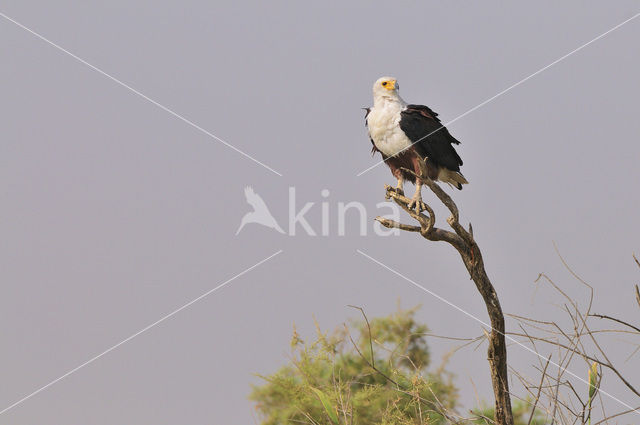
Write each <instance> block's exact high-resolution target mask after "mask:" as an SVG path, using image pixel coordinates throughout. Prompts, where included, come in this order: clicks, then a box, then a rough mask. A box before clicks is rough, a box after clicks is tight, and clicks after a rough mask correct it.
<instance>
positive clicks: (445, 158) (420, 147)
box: [400, 105, 462, 171]
mask: <svg viewBox="0 0 640 425" xmlns="http://www.w3.org/2000/svg"><path fill="white" fill-rule="evenodd" d="M400 128H401V129H402V131H404V134H406V135H407V137H408V138H409V140H411V141H412V142H413V143H415V145H414V148H415V150H416V151H417V152H418V154H419V155H420V156H422V157H423V158H424V157H428V158H429V159H430V160H431V161H433V162H434V163H436V164H437V165H440V166H444V167H446V168H448V169H449V170H452V171H460V166H461V165H462V159H461V158H460V156H459V155H458V153H457V152H456V150H455V149H454V148H453V145H454V144H455V145H458V144H460V142H459V141H458V140H456V138H455V137H453V136H452V135H451V134H450V133H449V130H447V129H446V127H443V126H442V123H441V122H440V119H438V114H437V113H435V112H433V111H432V110H431V108H429V107H428V106H424V105H407V108H406V109H405V110H403V111H402V112H401V113H400Z"/></svg>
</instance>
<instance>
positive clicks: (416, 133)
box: [365, 77, 469, 211]
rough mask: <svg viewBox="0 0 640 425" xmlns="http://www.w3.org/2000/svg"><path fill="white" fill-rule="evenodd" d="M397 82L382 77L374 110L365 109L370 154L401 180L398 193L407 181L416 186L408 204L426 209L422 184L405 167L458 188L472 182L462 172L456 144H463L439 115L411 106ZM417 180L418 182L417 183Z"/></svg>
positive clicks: (379, 80) (427, 109) (376, 83)
mask: <svg viewBox="0 0 640 425" xmlns="http://www.w3.org/2000/svg"><path fill="white" fill-rule="evenodd" d="M399 88H400V87H399V86H398V81H397V80H396V79H395V78H392V77H382V78H380V79H378V81H376V82H375V84H374V85H373V107H372V108H366V110H367V114H366V115H365V121H366V126H367V129H368V130H369V138H370V139H371V143H372V144H373V148H372V149H371V152H372V153H373V154H375V153H376V152H380V154H382V159H383V160H384V162H386V164H387V165H388V166H389V168H391V173H392V174H393V175H394V177H395V178H397V179H398V185H397V186H396V192H398V193H400V194H404V190H403V186H404V182H405V181H410V182H412V183H414V184H415V185H416V192H415V194H414V195H413V198H412V199H411V203H410V204H409V207H410V208H413V207H415V208H416V209H417V210H418V211H420V210H421V209H423V203H422V195H421V188H422V182H421V180H420V179H416V178H415V176H414V175H413V174H411V173H409V172H407V171H405V170H403V168H406V169H409V170H412V171H413V172H415V173H416V174H417V175H422V176H424V173H426V176H428V177H429V178H430V179H432V180H439V181H442V182H445V183H449V184H451V185H453V186H455V187H457V188H458V189H462V185H463V184H467V183H469V182H468V181H467V179H465V178H464V176H463V175H462V173H460V166H461V165H462V159H460V156H459V155H458V153H457V152H456V150H455V149H454V147H453V145H454V144H456V145H458V144H460V142H459V141H458V140H456V139H455V138H454V137H453V136H452V135H451V134H450V133H449V131H448V130H447V129H446V127H444V126H443V125H442V123H441V122H440V119H439V118H438V114H437V113H435V112H433V111H432V110H431V108H429V107H428V106H424V105H409V104H407V103H406V102H405V101H404V100H402V98H401V97H400V95H399V94H398V89H399ZM416 180H417V181H416Z"/></svg>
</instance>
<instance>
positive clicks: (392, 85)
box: [384, 80, 396, 90]
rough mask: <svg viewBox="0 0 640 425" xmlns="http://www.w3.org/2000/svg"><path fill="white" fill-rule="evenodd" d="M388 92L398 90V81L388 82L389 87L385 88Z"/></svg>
mask: <svg viewBox="0 0 640 425" xmlns="http://www.w3.org/2000/svg"><path fill="white" fill-rule="evenodd" d="M384 88H385V89H387V90H395V88H396V80H391V81H387V85H386V86H384Z"/></svg>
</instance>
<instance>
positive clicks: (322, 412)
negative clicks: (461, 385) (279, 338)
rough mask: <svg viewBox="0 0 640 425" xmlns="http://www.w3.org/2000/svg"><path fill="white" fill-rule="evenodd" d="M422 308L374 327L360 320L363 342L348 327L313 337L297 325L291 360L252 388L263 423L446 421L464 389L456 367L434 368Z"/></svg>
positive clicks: (355, 424) (380, 320)
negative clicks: (455, 380)
mask: <svg viewBox="0 0 640 425" xmlns="http://www.w3.org/2000/svg"><path fill="white" fill-rule="evenodd" d="M415 311H416V309H411V310H399V311H397V312H396V313H394V314H392V315H390V316H388V317H382V318H376V319H373V320H372V321H371V323H370V328H371V334H369V326H368V325H367V323H366V322H365V321H358V322H354V323H353V324H352V329H353V330H354V331H353V332H354V333H355V335H354V339H353V341H354V342H355V344H356V346H357V348H356V347H354V345H353V344H352V341H351V339H350V335H349V333H348V331H347V330H346V327H345V329H338V330H335V331H334V332H331V333H325V332H322V331H321V330H320V329H318V330H317V337H316V339H315V340H314V341H313V342H311V343H305V342H304V341H303V340H302V339H301V338H300V336H299V335H298V333H297V332H296V331H295V328H294V333H293V337H292V339H291V349H292V353H291V361H290V362H289V363H288V364H287V365H285V366H284V367H282V368H281V369H280V370H279V371H278V372H276V373H274V374H272V375H267V376H261V377H262V378H263V379H264V381H265V383H264V384H263V385H260V386H256V387H254V388H253V391H252V393H251V395H250V398H251V399H252V400H253V401H255V403H256V410H257V411H258V413H259V415H260V418H261V424H262V425H283V424H292V423H307V424H319V425H320V424H323V425H324V424H326V425H336V424H344V425H347V424H349V425H351V424H353V425H358V424H383V425H386V424H399V425H400V424H402V425H404V424H407V425H408V424H425V425H426V424H443V423H446V421H445V419H444V417H443V415H442V412H445V411H450V410H452V409H454V408H455V405H456V399H457V394H456V389H455V387H454V386H453V384H452V383H451V375H450V374H448V373H446V372H444V371H442V370H438V371H434V372H429V371H428V370H427V367H428V365H429V350H428V347H427V343H426V339H425V336H424V333H425V332H427V327H426V326H424V325H421V324H418V323H417V322H416V321H415V319H414V313H415ZM370 335H371V338H370ZM370 344H372V345H373V353H372V352H371V345H370ZM372 354H373V356H372ZM372 365H374V366H375V368H376V369H377V370H378V371H376V370H374V369H373V367H372ZM396 384H397V385H396Z"/></svg>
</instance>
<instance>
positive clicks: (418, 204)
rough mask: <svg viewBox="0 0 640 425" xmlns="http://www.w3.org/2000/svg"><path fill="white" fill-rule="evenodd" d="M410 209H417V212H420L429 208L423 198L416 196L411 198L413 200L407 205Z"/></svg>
mask: <svg viewBox="0 0 640 425" xmlns="http://www.w3.org/2000/svg"><path fill="white" fill-rule="evenodd" d="M407 207H408V208H409V209H410V210H413V209H415V210H416V214H420V213H421V212H422V211H425V210H426V209H427V204H425V203H424V202H422V198H421V197H420V196H417V197H414V198H413V199H411V202H409V204H408V205H407Z"/></svg>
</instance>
